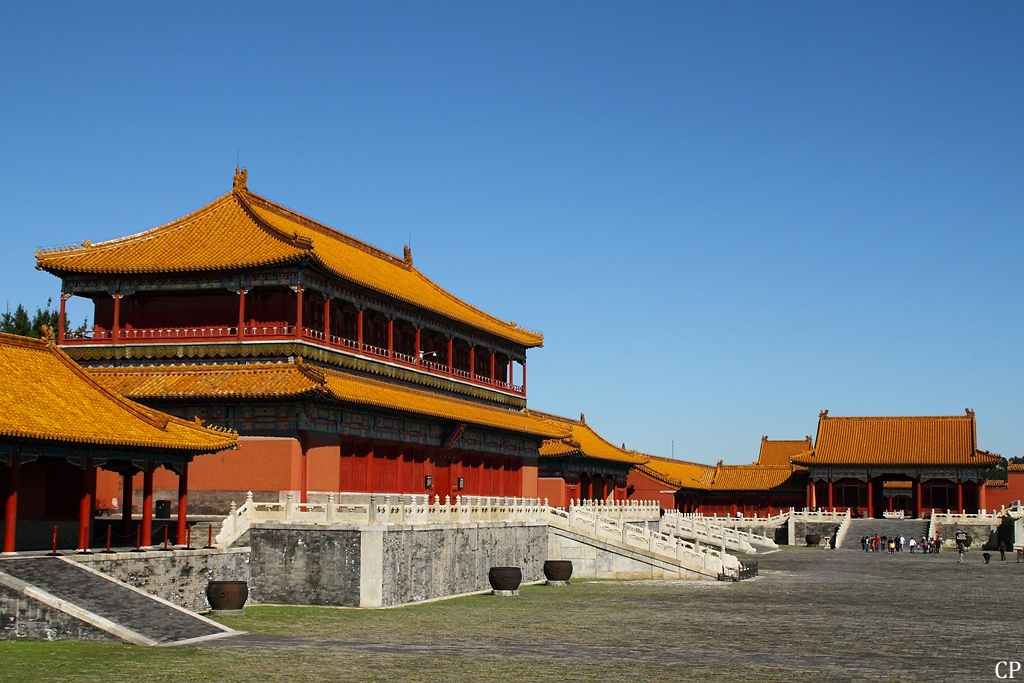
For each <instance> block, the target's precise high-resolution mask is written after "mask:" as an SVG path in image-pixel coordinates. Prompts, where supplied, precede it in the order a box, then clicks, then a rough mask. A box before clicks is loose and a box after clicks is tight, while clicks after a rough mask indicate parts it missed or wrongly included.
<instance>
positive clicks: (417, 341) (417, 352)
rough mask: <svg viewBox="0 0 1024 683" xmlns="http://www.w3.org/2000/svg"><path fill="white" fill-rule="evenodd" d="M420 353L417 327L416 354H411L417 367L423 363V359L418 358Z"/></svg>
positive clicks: (417, 329) (418, 329)
mask: <svg viewBox="0 0 1024 683" xmlns="http://www.w3.org/2000/svg"><path fill="white" fill-rule="evenodd" d="M420 353H421V352H420V328H418V327H417V328H416V353H414V354H413V355H414V356H415V357H416V361H415V363H416V365H419V364H420V363H422V362H423V358H422V357H421V356H420Z"/></svg>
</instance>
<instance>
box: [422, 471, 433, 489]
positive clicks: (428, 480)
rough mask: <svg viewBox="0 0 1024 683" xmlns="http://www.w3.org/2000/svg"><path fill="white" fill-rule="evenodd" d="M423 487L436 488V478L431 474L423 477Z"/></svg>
mask: <svg viewBox="0 0 1024 683" xmlns="http://www.w3.org/2000/svg"><path fill="white" fill-rule="evenodd" d="M423 488H425V489H432V488H434V478H433V477H432V476H430V475H429V474H428V475H427V476H425V477H423Z"/></svg>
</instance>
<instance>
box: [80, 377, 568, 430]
mask: <svg viewBox="0 0 1024 683" xmlns="http://www.w3.org/2000/svg"><path fill="white" fill-rule="evenodd" d="M90 372H91V373H92V375H93V376H94V377H95V378H96V379H97V380H98V381H99V382H101V383H102V384H103V385H104V386H107V387H109V388H110V389H112V390H116V391H119V392H123V393H124V394H125V395H126V396H128V397H130V398H133V399H136V400H146V399H160V398H197V397H202V398H228V397H233V398H273V397H294V396H300V395H303V394H310V393H315V394H320V395H322V396H325V397H330V398H334V399H335V400H338V401H344V402H347V403H356V404H362V405H371V406H377V407H380V408H388V409H392V410H399V411H403V412H409V413H415V414H418V415H428V416H431V417H439V418H444V419H449V420H455V421H460V422H466V423H472V424H477V425H483V426H487V427H496V428H499V429H505V430H508V431H513V432H520V433H524V434H530V435H533V436H539V437H542V438H561V437H565V436H568V434H569V432H568V430H567V429H565V428H561V427H558V426H557V425H553V424H551V423H550V422H549V421H547V420H545V419H543V418H539V417H536V416H534V415H533V414H532V413H531V412H530V411H526V410H524V411H517V410H506V409H503V408H494V407H491V406H487V405H483V404H480V403H475V402H472V401H463V400H460V399H455V398H449V397H447V396H443V395H441V394H435V393H432V392H427V391H422V390H418V389H412V388H409V387H405V386H401V385H398V384H392V383H389V382H381V381H378V380H373V379H368V378H364V377H361V376H357V375H354V374H348V373H344V372H339V371H336V370H325V369H321V368H316V367H312V366H310V365H307V364H306V363H304V362H303V361H302V360H301V359H297V361H296V362H295V363H262V364H252V365H178V366H157V367H120V368H92V369H90Z"/></svg>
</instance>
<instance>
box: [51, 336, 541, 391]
mask: <svg viewBox="0 0 1024 683" xmlns="http://www.w3.org/2000/svg"><path fill="white" fill-rule="evenodd" d="M237 338H238V328H237V327H231V326H223V327H161V328H141V329H120V330H118V331H117V341H119V342H127V343H133V342H141V343H159V342H168V341H201V340H204V339H210V340H228V339H237ZM242 338H243V339H268V340H269V339H294V338H295V327H294V326H293V325H248V326H246V327H243V328H242ZM302 338H304V339H309V340H311V341H314V342H317V343H320V344H323V345H326V346H330V347H335V348H340V349H345V350H346V351H350V352H352V353H357V354H360V355H367V356H374V357H377V358H387V359H390V360H391V361H393V362H396V363H401V364H403V365H410V366H413V367H416V368H419V369H421V370H423V371H426V372H429V373H430V374H435V375H444V376H447V377H451V376H453V375H454V376H455V377H458V378H459V379H462V380H466V381H469V382H472V383H474V384H482V385H486V386H490V387H494V388H497V389H501V390H504V391H508V392H512V393H517V394H523V393H524V392H523V387H522V386H521V385H518V384H512V383H511V382H505V381H503V380H500V379H494V380H492V379H491V378H490V377H488V376H486V375H479V374H477V373H475V372H469V371H467V370H461V369H459V368H454V369H452V368H450V367H449V366H448V365H447V364H446V363H437V362H434V361H430V360H425V359H422V358H421V359H420V360H419V362H417V359H416V356H414V355H410V354H407V353H403V352H401V351H392V352H391V353H390V354H389V353H388V350H387V349H385V348H381V347H379V346H374V345H373V344H366V343H363V344H362V349H360V344H359V342H358V341H357V340H355V339H347V338H345V337H338V336H336V335H333V334H325V333H324V332H322V331H320V330H314V329H311V328H307V327H303V328H302ZM113 339H114V335H113V333H112V331H111V330H98V329H94V330H85V331H83V332H76V331H71V332H68V333H67V334H66V335H65V337H64V343H66V344H69V345H73V344H87V343H90V342H97V341H110V340H113ZM428 355H435V356H436V354H428Z"/></svg>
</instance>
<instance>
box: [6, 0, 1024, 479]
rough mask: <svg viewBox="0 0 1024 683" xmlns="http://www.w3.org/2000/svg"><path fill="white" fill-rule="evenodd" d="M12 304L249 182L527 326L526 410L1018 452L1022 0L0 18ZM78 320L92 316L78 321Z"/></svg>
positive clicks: (614, 423)
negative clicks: (534, 341)
mask: <svg viewBox="0 0 1024 683" xmlns="http://www.w3.org/2000/svg"><path fill="white" fill-rule="evenodd" d="M0 127H2V131H3V132H2V134H0V206H2V207H3V211H2V212H0V221H2V229H3V234H4V236H5V244H4V249H3V254H2V256H0V258H2V266H3V267H2V268H0V295H2V297H3V299H5V300H9V301H11V302H12V305H13V304H15V303H17V302H24V303H26V304H27V305H30V306H33V307H34V306H39V305H42V304H44V303H45V302H46V299H47V297H50V296H53V297H56V292H57V289H58V282H57V280H56V279H55V278H53V277H52V276H50V275H47V274H45V273H40V272H37V271H35V270H34V258H33V255H34V252H35V250H36V248H38V247H40V246H49V245H57V244H67V243H76V242H80V241H81V240H83V239H91V240H93V241H97V240H101V239H107V238H112V237H117V236H121V235H126V234H129V233H133V232H138V231H140V230H144V229H147V228H149V227H152V226H154V225H157V224H160V223H164V222H166V221H169V220H172V219H174V218H176V217H178V216H180V215H182V214H184V213H186V212H188V211H191V210H192V209H195V208H197V207H199V206H200V205H202V204H204V203H206V202H208V201H210V200H212V199H213V198H215V197H217V196H218V195H220V194H222V193H224V192H226V191H228V190H229V189H230V186H231V176H232V173H233V169H234V166H235V159H236V150H240V154H241V164H242V165H243V166H245V167H247V168H248V170H249V186H250V188H252V189H253V190H254V191H256V192H258V193H260V194H263V195H265V196H268V197H270V198H271V199H274V200H276V201H278V202H281V203H283V204H285V205H286V206H289V207H291V208H294V209H296V210H298V211H301V212H303V213H305V214H307V215H310V216H313V217H315V218H317V219H319V220H321V221H323V222H325V223H327V224H329V225H331V226H333V227H336V228H338V229H340V230H343V231H345V232H348V233H350V234H352V235H355V236H357V237H360V238H362V239H365V240H367V241H369V242H371V243H373V244H375V245H377V246H379V247H382V248H385V249H387V250H389V251H391V252H392V253H396V254H401V251H402V245H403V244H405V243H406V242H407V241H408V240H409V239H410V238H411V240H412V247H413V253H414V256H415V260H416V265H417V266H418V267H419V268H420V269H421V270H423V271H424V272H425V273H427V274H428V275H429V276H431V277H432V278H434V279H435V280H436V281H437V282H439V283H440V284H442V285H443V286H445V287H447V288H448V289H450V290H451V291H452V292H454V293H456V294H457V295H459V296H461V297H463V298H465V299H467V300H468V301H470V302H471V303H473V304H475V305H477V306H479V307H481V308H484V309H485V310H488V311H490V312H492V313H494V314H495V315H497V316H499V317H502V318H504V319H506V320H515V321H517V322H518V323H520V324H522V325H526V326H528V327H532V328H538V329H540V330H541V331H543V332H544V333H545V335H546V342H545V346H544V348H541V349H537V350H534V351H533V352H531V353H530V355H529V391H530V404H531V406H532V407H535V408H537V409H541V410H547V411H552V412H558V413H563V414H567V415H577V414H578V413H579V412H580V411H583V412H585V413H586V414H587V418H588V422H589V423H590V424H592V425H593V426H594V427H595V428H597V429H598V430H599V431H600V432H601V433H602V434H603V435H605V436H606V437H607V438H608V439H609V440H611V441H614V442H616V443H619V442H625V443H626V444H627V446H629V447H631V448H637V449H640V450H643V451H646V452H650V453H656V454H661V455H669V454H670V452H671V444H672V442H673V441H674V442H675V455H676V457H680V458H686V459H691V460H697V461H702V462H710V463H714V462H715V461H717V460H719V459H723V460H725V461H726V462H750V461H752V460H753V459H754V458H755V457H756V455H757V449H758V444H759V440H760V437H761V435H762V434H767V435H769V436H770V437H771V438H801V437H803V436H804V435H805V434H812V435H813V434H814V431H815V429H816V426H817V416H818V412H819V411H820V410H821V409H824V408H827V409H829V411H830V412H831V414H833V415H900V414H902V415H907V414H910V415H919V414H960V413H962V411H963V410H964V408H967V407H970V408H973V409H975V410H976V411H977V414H978V432H979V442H980V443H979V445H980V446H981V447H982V448H986V449H990V450H993V451H996V452H1000V453H1002V454H1004V455H1008V456H1009V455H1021V454H1024V428H1022V423H1024V421H1022V419H1021V418H1022V408H1024V396H1022V394H1024V385H1022V381H1021V380H1022V376H1024V354H1022V353H1021V351H1022V349H1021V340H1022V338H1024V315H1022V314H1024V310H1022V309H1024V305H1022V302H1024V301H1022V288H1021V282H1022V255H1024V231H1022V217H1024V154H1022V153H1024V4H1022V3H1019V2H1015V3H1003V2H984V3H965V2H958V3H944V2H928V3H924V2H921V3H912V2H905V3H879V4H871V3H812V2H800V3H760V2H759V3H708V2H701V3H675V2H673V3H664V4H661V3H607V2H592V1H587V2H579V3H576V2H543V3H542V2H479V1H474V2H435V3H427V2H420V3H413V2H363V3H356V2H347V3H337V2H332V3H312V2H307V3H274V4H264V3H237V4H232V3H226V2H216V3H195V2H193V3H117V4H104V3H97V2H90V3H68V2H64V3H14V2H10V1H8V2H2V3H0ZM75 315H76V317H78V316H79V313H78V312H77V310H76V313H75Z"/></svg>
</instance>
